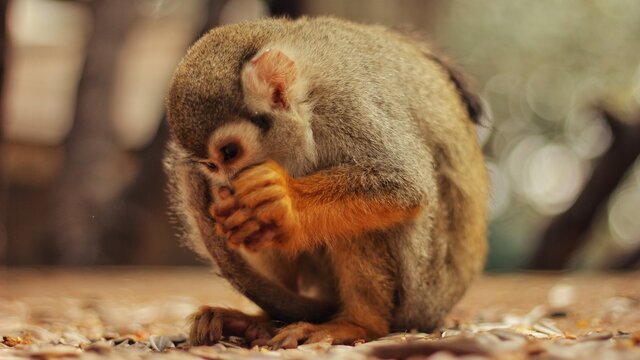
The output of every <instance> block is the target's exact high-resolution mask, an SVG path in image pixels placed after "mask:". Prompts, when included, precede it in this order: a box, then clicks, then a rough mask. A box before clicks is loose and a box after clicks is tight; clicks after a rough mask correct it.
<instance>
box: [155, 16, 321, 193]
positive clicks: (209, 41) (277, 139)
mask: <svg viewBox="0 0 640 360" xmlns="http://www.w3.org/2000/svg"><path fill="white" fill-rule="evenodd" d="M267 25H268V24H267ZM269 33H270V29H269V27H268V26H267V27H266V28H255V29H254V28H253V26H252V25H250V24H240V25H233V26H226V27H222V28H217V29H214V30H213V31H211V32H209V33H208V34H207V35H205V36H204V37H203V38H202V39H200V40H199V41H198V42H196V44H194V46H193V47H192V48H191V49H190V50H189V52H188V53H187V55H186V56H185V57H184V58H183V60H182V61H181V62H180V64H179V65H178V68H177V70H176V72H175V74H174V77H173V80H172V83H171V87H170V90H169V95H168V98H167V115H168V119H169V126H170V129H171V134H172V139H173V141H175V142H176V143H177V144H178V145H180V147H181V148H182V149H183V150H184V152H185V154H186V156H188V157H189V158H191V159H192V160H193V161H196V162H199V163H201V164H202V165H203V169H204V168H205V167H206V168H207V170H206V171H207V173H208V174H210V175H211V176H210V177H211V178H212V179H214V180H219V181H220V182H226V181H228V179H230V178H232V177H233V176H234V175H235V174H236V173H237V172H238V171H240V170H242V169H243V168H246V167H248V166H251V165H254V164H257V163H260V162H262V161H265V160H267V159H273V160H276V161H278V162H279V163H280V164H282V165H283V166H284V167H285V168H286V169H287V170H288V171H289V172H290V173H292V174H293V175H296V174H301V173H303V172H304V171H306V169H307V168H308V167H310V166H312V165H313V164H314V162H315V145H314V141H313V136H312V132H311V126H310V118H311V110H310V106H309V105H308V104H307V102H306V98H307V86H306V82H305V81H304V77H302V76H300V67H299V64H298V63H297V62H296V60H295V59H296V54H295V52H294V51H291V50H287V49H284V48H283V47H281V46H278V45H276V44H275V43H270V42H269V40H268V39H267V38H268V37H269V36H268V35H269Z"/></svg>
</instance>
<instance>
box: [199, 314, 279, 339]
mask: <svg viewBox="0 0 640 360" xmlns="http://www.w3.org/2000/svg"><path fill="white" fill-rule="evenodd" d="M273 333H274V328H273V326H272V325H271V323H270V322H269V321H268V320H266V319H264V318H261V317H259V316H250V315H247V314H245V313H242V312H240V311H237V310H232V309H224V308H218V307H210V306H203V307H201V308H200V309H199V310H198V311H197V312H196V313H195V314H193V315H192V323H191V332H190V334H189V343H190V344H191V345H192V346H198V345H213V344H215V343H217V342H218V341H220V339H221V338H222V337H227V336H240V337H244V338H245V339H246V341H247V343H249V344H251V346H253V345H265V344H266V343H267V342H268V341H269V339H271V337H272V336H273Z"/></svg>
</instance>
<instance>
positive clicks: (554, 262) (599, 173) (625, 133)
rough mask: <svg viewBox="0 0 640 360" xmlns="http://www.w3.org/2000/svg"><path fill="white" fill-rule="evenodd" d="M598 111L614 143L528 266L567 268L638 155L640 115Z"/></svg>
mask: <svg viewBox="0 0 640 360" xmlns="http://www.w3.org/2000/svg"><path fill="white" fill-rule="evenodd" d="M600 112H601V113H602V115H603V116H604V118H605V119H606V120H607V122H608V123H609V126H610V127H611V132H612V133H613V143H612V144H611V147H610V148H609V150H607V152H606V153H605V154H604V155H603V156H602V157H601V158H600V160H599V161H598V163H597V164H596V166H595V168H594V169H593V174H592V175H591V178H590V179H589V181H588V182H587V184H586V185H585V187H584V189H583V190H582V193H581V194H580V196H579V197H578V199H577V200H576V202H575V203H574V204H573V205H572V206H571V207H570V208H569V209H568V210H567V211H566V212H564V213H563V214H560V215H558V216H557V217H556V218H554V219H553V220H552V221H551V223H550V224H549V226H548V227H547V229H546V231H545V232H544V234H543V235H542V240H541V242H540V245H539V247H538V249H537V251H536V254H535V256H534V257H533V260H532V262H531V265H530V266H531V268H534V269H540V270H559V269H563V268H564V267H566V265H567V263H568V262H569V260H570V259H571V256H572V255H573V254H574V253H575V252H576V251H577V250H578V249H580V247H581V246H582V245H583V244H584V242H585V240H586V235H587V232H588V231H589V229H590V228H591V224H592V223H593V220H594V218H595V216H596V214H597V213H598V211H599V210H600V209H601V208H602V206H604V205H605V204H606V202H607V200H608V199H609V197H610V195H611V193H613V191H614V190H615V189H616V188H617V187H618V185H619V184H620V182H621V181H622V179H623V178H624V175H625V174H626V173H627V171H628V169H629V168H631V166H632V165H633V163H634V161H635V160H636V158H637V157H638V155H639V154H640V116H639V119H637V120H638V121H635V122H624V121H622V120H620V119H619V118H618V117H616V116H615V115H614V114H613V113H611V112H609V111H607V110H604V109H601V110H600Z"/></svg>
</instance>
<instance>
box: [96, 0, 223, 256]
mask: <svg viewBox="0 0 640 360" xmlns="http://www.w3.org/2000/svg"><path fill="white" fill-rule="evenodd" d="M224 4H225V1H219V0H212V1H209V2H208V7H207V18H206V19H205V22H204V23H203V25H202V27H201V29H200V31H199V32H198V34H196V37H195V39H194V41H195V40H197V39H198V38H200V37H201V36H202V35H204V34H205V33H206V32H208V31H209V30H210V29H211V28H212V27H214V26H216V25H218V23H219V17H220V10H221V9H222V7H223V6H224ZM168 140H169V128H168V126H167V122H166V119H165V118H164V117H163V119H162V120H161V122H160V125H159V127H158V132H157V133H156V135H155V136H154V138H153V140H152V141H151V143H150V144H149V145H148V146H147V147H146V148H145V149H143V150H142V151H140V152H139V153H138V154H136V157H137V158H138V159H139V160H140V164H141V165H140V167H139V169H138V172H137V175H136V177H135V179H134V181H133V182H132V183H131V184H130V185H129V186H128V187H127V189H126V190H125V191H124V193H123V195H122V197H121V198H120V199H119V200H118V202H117V208H118V211H117V214H118V215H117V216H118V217H117V219H116V221H115V224H114V226H112V227H111V229H110V230H109V235H108V237H107V239H108V241H107V242H106V243H105V252H106V253H107V254H108V256H109V257H110V258H112V259H116V260H117V262H119V263H136V264H145V265H159V264H166V263H170V264H171V265H180V264H192V263H193V261H194V256H193V254H192V252H191V251H188V250H187V249H186V248H184V247H180V245H179V243H178V241H177V239H176V238H175V236H174V235H173V234H174V232H175V229H173V228H172V224H171V221H170V219H169V216H168V214H167V211H168V210H167V209H168V205H169V204H168V199H167V196H166V187H167V179H166V176H165V173H164V169H163V166H162V158H163V156H164V150H165V146H166V143H167V141H168ZM124 254H129V257H124V258H123V257H122V256H124Z"/></svg>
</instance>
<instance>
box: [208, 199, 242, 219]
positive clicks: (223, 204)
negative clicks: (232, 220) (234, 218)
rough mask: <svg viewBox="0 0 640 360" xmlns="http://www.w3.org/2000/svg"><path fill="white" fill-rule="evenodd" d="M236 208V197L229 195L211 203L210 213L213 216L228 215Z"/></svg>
mask: <svg viewBox="0 0 640 360" xmlns="http://www.w3.org/2000/svg"><path fill="white" fill-rule="evenodd" d="M236 208H238V199H236V198H235V197H229V198H226V199H223V200H220V201H219V202H217V203H215V204H213V206H212V211H213V212H212V214H213V215H214V216H229V215H230V214H231V212H232V211H233V210H234V209H236Z"/></svg>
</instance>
